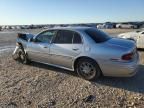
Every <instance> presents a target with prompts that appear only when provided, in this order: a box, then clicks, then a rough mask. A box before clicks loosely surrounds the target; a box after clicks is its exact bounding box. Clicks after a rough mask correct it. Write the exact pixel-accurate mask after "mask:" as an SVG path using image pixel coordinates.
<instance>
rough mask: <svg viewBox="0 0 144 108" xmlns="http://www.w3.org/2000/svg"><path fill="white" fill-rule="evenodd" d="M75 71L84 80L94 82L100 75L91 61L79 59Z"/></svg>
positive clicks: (97, 68)
mask: <svg viewBox="0 0 144 108" xmlns="http://www.w3.org/2000/svg"><path fill="white" fill-rule="evenodd" d="M76 70H77V73H78V75H79V76H80V77H82V78H84V79H86V80H95V79H97V78H98V77H99V76H100V75H101V70H100V68H99V66H98V65H97V63H96V62H95V61H93V60H91V59H80V60H79V61H78V63H77V67H76Z"/></svg>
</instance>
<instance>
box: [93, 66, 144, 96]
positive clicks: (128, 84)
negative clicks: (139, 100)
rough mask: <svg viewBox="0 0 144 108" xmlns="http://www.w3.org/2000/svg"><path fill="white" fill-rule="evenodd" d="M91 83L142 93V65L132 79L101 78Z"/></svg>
mask: <svg viewBox="0 0 144 108" xmlns="http://www.w3.org/2000/svg"><path fill="white" fill-rule="evenodd" d="M92 83H93V84H96V83H98V84H102V85H106V86H110V87H114V88H121V89H124V90H128V91H131V92H136V93H144V65H140V66H139V71H138V72H137V74H136V75H135V76H133V77H125V78H119V77H101V78H100V79H98V80H97V81H94V82H92Z"/></svg>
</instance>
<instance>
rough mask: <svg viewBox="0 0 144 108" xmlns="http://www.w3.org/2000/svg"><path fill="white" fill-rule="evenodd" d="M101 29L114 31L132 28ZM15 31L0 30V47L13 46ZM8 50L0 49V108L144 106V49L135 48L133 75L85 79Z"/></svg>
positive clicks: (137, 107) (109, 31)
mask: <svg viewBox="0 0 144 108" xmlns="http://www.w3.org/2000/svg"><path fill="white" fill-rule="evenodd" d="M39 31H40V30H35V31H28V32H31V33H37V32H39ZM104 31H106V32H108V33H109V34H112V35H116V34H119V33H122V32H127V31H132V30H104ZM16 32H20V31H14V32H13V31H10V32H9V33H7V32H3V33H0V48H3V47H4V46H13V45H14V44H15V38H16ZM26 32H27V31H26ZM12 50H13V48H12V49H10V50H6V51H3V52H2V51H1V52H0V108H97V107H100V108H101V107H102V108H109V107H110V108H117V107H118V108H119V107H121V108H143V107H144V51H139V54H140V58H141V62H140V66H139V72H138V73H137V74H136V75H135V76H133V77H130V78H114V77H101V78H100V79H98V80H97V81H94V82H89V81H86V80H83V79H81V78H79V77H78V75H77V74H76V73H75V72H71V71H67V70H63V69H59V68H56V67H52V66H48V65H43V64H40V63H36V62H32V63H31V64H29V65H23V64H20V63H18V62H16V61H14V60H13V59H12V57H11V53H12Z"/></svg>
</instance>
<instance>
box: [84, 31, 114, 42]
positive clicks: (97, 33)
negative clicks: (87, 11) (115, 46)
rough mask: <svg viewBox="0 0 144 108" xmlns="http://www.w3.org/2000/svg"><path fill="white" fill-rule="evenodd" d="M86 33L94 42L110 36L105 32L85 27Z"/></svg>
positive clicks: (105, 39)
mask: <svg viewBox="0 0 144 108" xmlns="http://www.w3.org/2000/svg"><path fill="white" fill-rule="evenodd" d="M85 32H86V34H88V35H89V36H90V37H91V38H92V39H93V40H94V41H95V42H96V43H102V42H105V41H107V40H109V39H111V37H109V36H108V35H107V34H106V33H104V32H102V31H100V30H97V29H87V30H85Z"/></svg>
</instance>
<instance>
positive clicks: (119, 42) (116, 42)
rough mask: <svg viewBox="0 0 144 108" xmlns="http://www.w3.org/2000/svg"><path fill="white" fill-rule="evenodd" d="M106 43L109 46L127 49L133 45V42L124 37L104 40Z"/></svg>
mask: <svg viewBox="0 0 144 108" xmlns="http://www.w3.org/2000/svg"><path fill="white" fill-rule="evenodd" d="M106 44H107V45H110V46H111V47H121V48H125V49H129V48H132V47H134V46H135V42H133V41H131V40H126V39H119V38H112V39H110V40H108V41H107V42H106Z"/></svg>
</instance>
